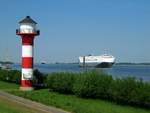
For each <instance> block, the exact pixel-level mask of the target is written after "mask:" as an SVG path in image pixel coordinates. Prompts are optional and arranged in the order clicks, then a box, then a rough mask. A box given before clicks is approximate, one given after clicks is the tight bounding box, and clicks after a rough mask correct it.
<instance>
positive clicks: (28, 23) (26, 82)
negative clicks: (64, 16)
mask: <svg viewBox="0 0 150 113" xmlns="http://www.w3.org/2000/svg"><path fill="white" fill-rule="evenodd" d="M19 24H20V27H19V29H17V30H16V34H17V35H20V36H21V38H22V76H21V87H20V89H21V90H27V91H28V90H33V86H32V79H33V46H34V37H35V36H37V35H39V30H37V29H36V24H37V23H36V22H35V21H34V20H33V19H31V18H30V16H27V17H26V18H25V19H23V20H21V21H20V22H19Z"/></svg>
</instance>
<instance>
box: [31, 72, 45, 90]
mask: <svg viewBox="0 0 150 113" xmlns="http://www.w3.org/2000/svg"><path fill="white" fill-rule="evenodd" d="M45 79H46V75H45V74H43V73H41V72H40V71H39V70H38V69H35V70H34V72H33V85H34V87H36V88H44V87H45V83H44V82H45Z"/></svg>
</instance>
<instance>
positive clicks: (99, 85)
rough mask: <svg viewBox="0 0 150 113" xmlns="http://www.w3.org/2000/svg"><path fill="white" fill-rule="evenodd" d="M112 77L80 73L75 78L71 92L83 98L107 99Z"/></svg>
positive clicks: (93, 73) (102, 74)
mask: <svg viewBox="0 0 150 113" xmlns="http://www.w3.org/2000/svg"><path fill="white" fill-rule="evenodd" d="M112 80H113V79H112V77H111V76H107V75H105V74H104V73H103V72H97V71H91V72H85V73H81V74H80V76H79V77H78V78H77V80H76V82H75V84H74V87H73V91H74V93H75V95H77V96H80V97H84V98H89V97H90V98H108V97H109V93H110V92H109V88H110V87H109V86H110V85H111V82H112Z"/></svg>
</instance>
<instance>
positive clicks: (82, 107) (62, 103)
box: [0, 81, 150, 113]
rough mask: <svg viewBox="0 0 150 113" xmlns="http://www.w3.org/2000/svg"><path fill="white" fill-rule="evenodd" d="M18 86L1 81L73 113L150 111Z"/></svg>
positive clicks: (8, 88)
mask: <svg viewBox="0 0 150 113" xmlns="http://www.w3.org/2000/svg"><path fill="white" fill-rule="evenodd" d="M18 88H19V86H18V85H15V84H12V83H6V82H1V81H0V89H1V90H5V91H8V92H10V93H13V94H15V95H18V96H22V97H25V98H29V99H31V100H34V101H38V102H41V103H44V104H46V105H52V106H55V107H58V108H62V109H64V110H67V111H71V112H73V113H150V110H145V109H141V108H134V107H130V106H121V105H116V104H114V103H111V102H107V101H103V100H93V99H81V98H77V97H75V96H73V95H62V94H58V93H55V92H49V91H48V89H42V90H34V91H30V92H22V91H19V90H17V89H18ZM0 104H1V103H0ZM0 106H1V105H0ZM5 109H6V107H5V106H4V110H5ZM6 113H7V112H6ZM11 113H15V112H11Z"/></svg>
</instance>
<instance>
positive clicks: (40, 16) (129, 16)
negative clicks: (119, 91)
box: [0, 0, 150, 62]
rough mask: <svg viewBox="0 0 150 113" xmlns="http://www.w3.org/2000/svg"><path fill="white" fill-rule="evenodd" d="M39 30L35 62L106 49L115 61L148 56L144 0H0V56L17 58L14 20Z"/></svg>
mask: <svg viewBox="0 0 150 113" xmlns="http://www.w3.org/2000/svg"><path fill="white" fill-rule="evenodd" d="M27 15H30V16H31V17H32V18H33V19H34V20H35V21H36V22H37V23H38V28H39V29H40V30H41V35H40V36H38V37H36V39H35V48H34V53H35V54H34V57H35V62H40V61H42V60H44V61H47V62H75V61H78V57H79V56H80V55H87V54H94V55H100V54H103V53H110V54H112V55H113V56H115V57H116V58H117V62H150V44H149V43H150V1H149V0H0V17H1V19H0V60H5V59H7V58H8V59H10V60H12V61H14V62H20V61H21V39H20V37H19V36H17V35H16V34H15V29H17V28H18V27H19V26H18V22H19V21H20V20H21V19H23V18H24V17H25V16H27Z"/></svg>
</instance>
